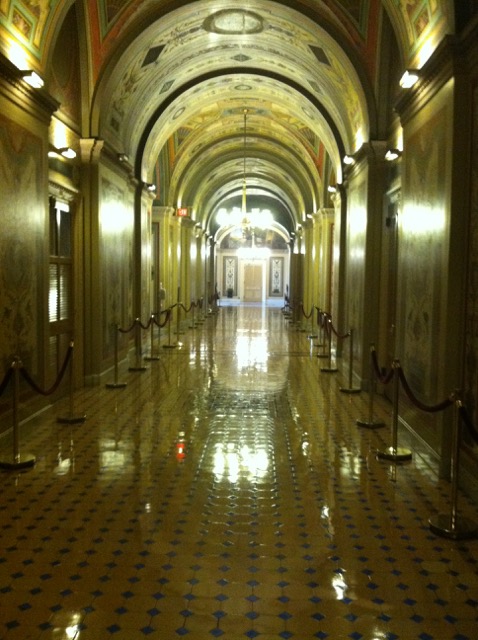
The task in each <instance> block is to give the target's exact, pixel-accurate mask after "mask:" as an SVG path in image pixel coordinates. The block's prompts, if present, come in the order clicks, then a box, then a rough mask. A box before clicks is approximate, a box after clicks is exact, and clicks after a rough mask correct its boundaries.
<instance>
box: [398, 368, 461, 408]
mask: <svg viewBox="0 0 478 640" xmlns="http://www.w3.org/2000/svg"><path fill="white" fill-rule="evenodd" d="M398 374H399V376H400V380H401V382H402V385H403V388H404V389H405V393H406V394H407V396H408V398H409V399H410V401H411V402H412V403H413V404H414V405H415V406H416V407H418V409H421V410H422V411H426V412H428V413H436V412H437V411H444V410H445V409H447V408H448V407H450V406H451V405H452V404H453V402H454V399H453V398H446V399H445V400H442V402H438V403H437V404H433V405H426V404H424V403H423V402H421V401H420V400H419V399H418V398H417V397H416V396H415V395H414V393H413V391H412V390H411V389H410V386H409V384H408V382H407V379H406V378H405V374H404V373H403V369H402V368H401V367H400V366H399V367H398Z"/></svg>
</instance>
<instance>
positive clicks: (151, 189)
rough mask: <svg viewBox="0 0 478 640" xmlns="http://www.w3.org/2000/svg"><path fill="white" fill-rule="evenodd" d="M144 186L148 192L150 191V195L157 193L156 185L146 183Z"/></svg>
mask: <svg viewBox="0 0 478 640" xmlns="http://www.w3.org/2000/svg"><path fill="white" fill-rule="evenodd" d="M144 186H145V188H146V191H149V192H150V193H154V192H155V191H156V185H155V184H151V183H148V182H145V183H144Z"/></svg>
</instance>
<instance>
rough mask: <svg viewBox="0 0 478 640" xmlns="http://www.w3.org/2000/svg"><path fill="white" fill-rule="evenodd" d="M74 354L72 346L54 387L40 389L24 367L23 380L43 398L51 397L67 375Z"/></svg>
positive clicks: (22, 371)
mask: <svg viewBox="0 0 478 640" xmlns="http://www.w3.org/2000/svg"><path fill="white" fill-rule="evenodd" d="M72 353H73V344H70V346H69V347H68V351H67V352H66V356H65V360H64V362H63V365H62V367H61V369H60V372H59V373H58V376H57V378H56V380H55V382H54V383H53V384H52V386H51V387H50V388H49V389H42V388H41V387H39V386H38V385H37V383H36V382H35V381H34V380H33V378H32V377H31V376H30V374H29V373H28V372H27V371H26V369H25V368H24V367H23V365H22V366H21V367H20V373H21V375H22V378H23V379H24V380H26V382H27V383H28V384H29V385H30V386H31V388H32V389H33V390H34V391H36V392H37V393H39V394H40V395H42V396H50V395H51V394H52V393H54V392H55V391H56V390H57V389H58V387H59V386H60V382H61V381H62V379H63V376H64V375H65V371H66V368H67V366H68V362H69V361H70V358H71V354H72Z"/></svg>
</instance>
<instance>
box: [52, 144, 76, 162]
mask: <svg viewBox="0 0 478 640" xmlns="http://www.w3.org/2000/svg"><path fill="white" fill-rule="evenodd" d="M58 156H62V157H63V158H67V159H68V160H73V158H76V151H75V150H74V149H72V148H71V147H61V148H60V149H57V148H56V147H51V148H50V150H49V151H48V157H49V158H56V157H58Z"/></svg>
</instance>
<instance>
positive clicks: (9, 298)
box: [0, 114, 46, 374]
mask: <svg viewBox="0 0 478 640" xmlns="http://www.w3.org/2000/svg"><path fill="white" fill-rule="evenodd" d="M43 150H44V145H43V144H42V140H41V139H40V138H38V137H36V136H35V135H33V134H32V133H30V132H29V131H27V130H26V129H24V128H22V127H21V126H19V125H17V124H14V123H13V122H12V121H11V120H9V119H8V118H5V117H4V116H3V115H1V114H0V185H1V193H2V197H1V198H0V219H1V228H0V261H1V264H2V268H1V270H0V317H1V322H2V331H1V333H0V358H1V361H2V363H3V367H7V366H9V365H10V364H11V358H12V356H13V355H15V354H16V355H19V356H20V357H21V358H22V361H23V362H24V364H25V365H26V366H27V367H28V369H29V371H30V373H33V374H35V373H37V369H38V366H39V353H40V352H41V349H40V344H41V342H40V341H41V336H42V327H43V326H44V321H45V320H46V310H45V311H44V309H43V306H42V292H43V285H44V282H45V280H44V277H45V276H46V273H45V272H44V270H43V266H45V269H46V263H45V251H44V250H43V241H44V238H45V230H46V227H45V220H46V204H45V200H44V198H43V184H44V180H45V175H44V173H45V170H46V169H45V163H44V159H43V157H44V156H43Z"/></svg>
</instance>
